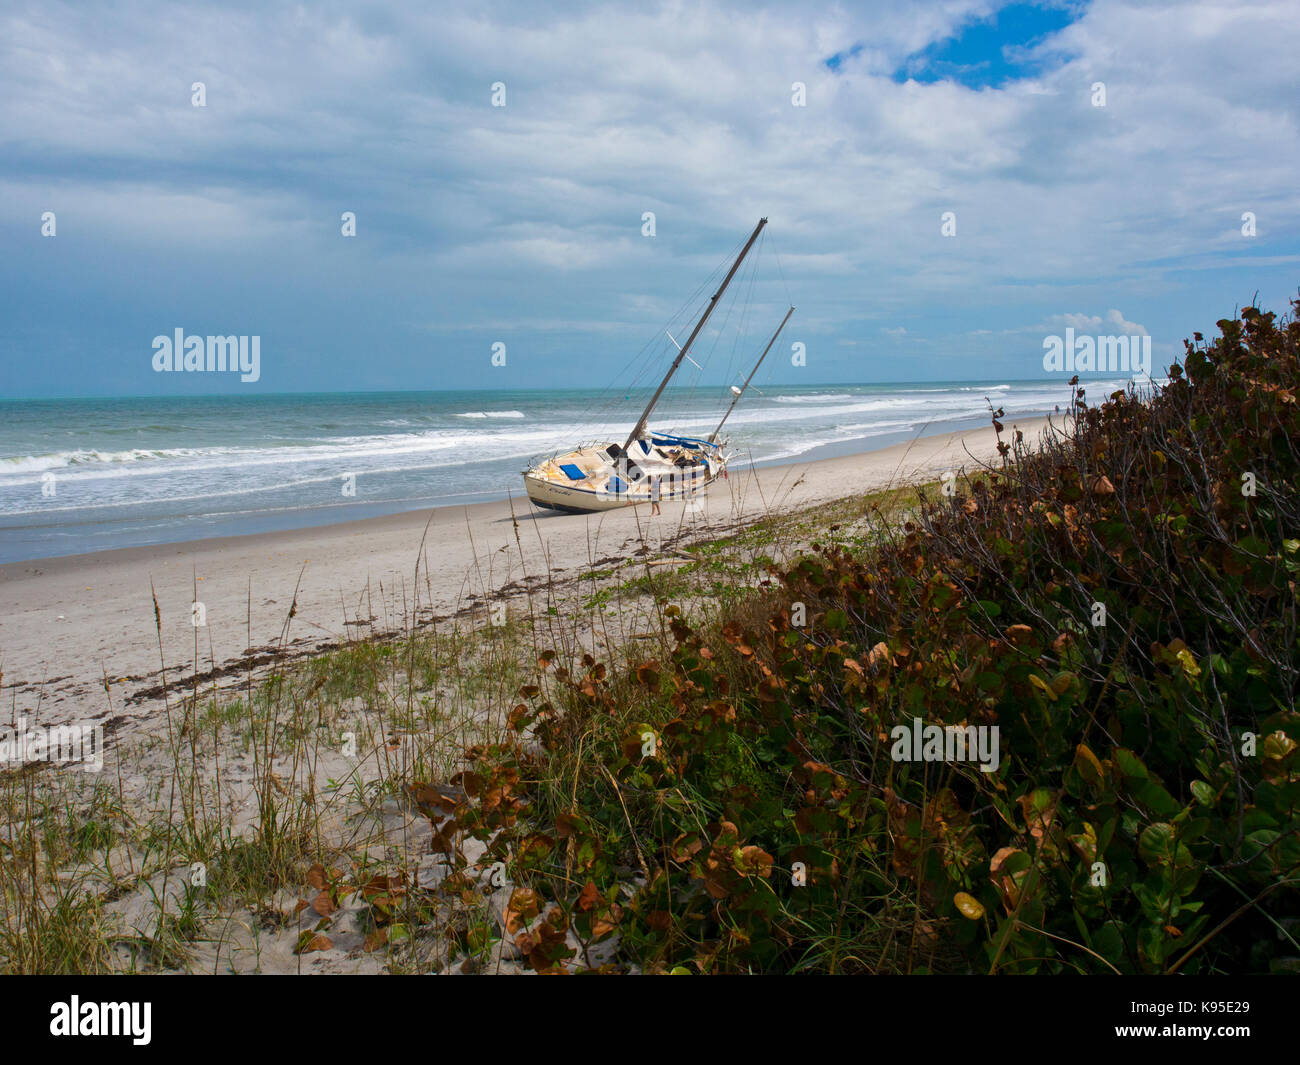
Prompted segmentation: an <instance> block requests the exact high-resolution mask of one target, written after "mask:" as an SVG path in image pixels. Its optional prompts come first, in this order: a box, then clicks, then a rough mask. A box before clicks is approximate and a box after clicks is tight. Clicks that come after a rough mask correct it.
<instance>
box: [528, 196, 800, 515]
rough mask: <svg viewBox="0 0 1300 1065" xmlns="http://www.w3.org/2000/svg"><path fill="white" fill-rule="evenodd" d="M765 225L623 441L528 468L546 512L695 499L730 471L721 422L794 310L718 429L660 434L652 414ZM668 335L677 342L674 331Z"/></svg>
mask: <svg viewBox="0 0 1300 1065" xmlns="http://www.w3.org/2000/svg"><path fill="white" fill-rule="evenodd" d="M765 225H767V219H766V218H761V219H759V222H758V225H757V226H755V227H754V232H753V233H751V234H750V235H749V239H748V240H747V241H746V242H745V245H744V247H743V248H741V250H740V254H739V255H737V256H736V261H735V262H733V263H732V264H731V269H730V270H728V271H727V275H726V277H724V278H723V279H722V283H721V285H720V286H719V287H718V291H717V292H715V293H714V294H713V296H712V297H711V298H710V300H709V302H708V305H707V306H706V307H705V308H704V312H703V313H702V314H701V315H700V318H699V320H698V321H697V322H696V323H695V327H694V328H693V329H692V330H691V333H690V335H689V336H688V337H687V338H686V343H685V344H681V345H677V342H676V341H675V340H674V341H673V343H674V345H677V357H676V358H675V359H674V360H673V363H672V365H671V366H670V367H669V368H668V372H667V373H665V374H664V378H663V380H662V381H660V382H659V387H658V388H657V389H655V393H654V395H653V396H651V397H650V402H649V403H647V404H646V408H645V410H643V411H642V412H641V417H639V418H638V419H637V421H636V424H635V425H634V426H633V427H632V431H631V432H630V433H628V435H627V437H626V439H624V440H623V442H622V443H619V442H618V441H617V440H613V441H608V440H607V441H600V442H596V443H591V444H583V445H581V446H579V447H576V448H574V449H572V450H571V451H565V452H559V453H555V454H552V455H549V456H547V457H546V458H545V459H543V460H542V461H540V462H537V463H534V464H533V465H531V466H529V467H528V469H526V470H524V487H525V490H526V491H527V493H528V498H529V499H530V500H532V502H533V503H534V504H535V505H536V506H539V507H543V508H545V509H547V510H563V511H571V512H576V513H592V512H597V511H603V510H615V509H617V508H619V507H627V506H635V505H636V504H638V503H648V502H650V501H651V500H652V499H662V500H664V501H668V500H672V499H688V500H689V499H693V498H694V497H695V496H696V494H697V493H699V492H701V491H702V490H704V489H705V488H707V487H708V486H709V485H710V484H712V483H713V482H714V481H715V480H717V479H718V478H719V477H721V476H723V475H724V474H725V472H726V469H727V460H728V459H729V458H730V457H731V453H730V452H729V451H728V450H727V441H726V440H725V439H723V438H721V434H722V429H723V426H724V425H726V422H727V419H728V418H729V417H731V412H732V411H733V410H735V408H736V404H737V403H738V402H740V398H741V396H743V395H744V394H745V390H746V389H747V388H749V384H750V382H751V381H753V379H754V374H756V373H757V372H758V368H759V367H760V366H761V365H762V364H763V360H764V359H765V358H767V353H768V352H769V351H771V350H772V346H773V345H774V344H775V343H776V340H777V337H779V336H780V335H781V331H782V330H783V329H784V328H785V325H786V322H788V321H789V320H790V316H791V315H792V314H794V308H793V307H791V308H790V309H789V310H788V311H787V312H786V315H785V318H783V319H782V321H781V324H780V326H778V327H777V330H776V332H775V333H773V334H772V339H771V340H769V341H768V343H767V347H766V348H764V349H763V354H762V355H761V356H759V359H758V362H756V363H755V364H754V368H753V370H751V371H750V373H749V376H748V377H747V378H746V379H745V383H744V385H743V386H741V387H736V386H735V385H732V386H731V393H732V398H731V404H730V405H729V406H728V407H727V410H726V413H724V414H723V416H722V420H721V421H720V422H718V427H717V428H716V429H714V430H713V432H712V433H710V434H709V435H708V436H707V437H692V436H679V435H673V434H668V433H657V432H654V431H653V430H651V429H650V415H651V414H653V413H654V409H655V406H656V405H657V404H658V403H659V400H660V398H661V397H662V396H663V393H664V389H665V388H667V387H668V382H669V381H671V380H672V379H673V375H674V374H675V373H676V372H677V370H678V368H679V367H680V366H681V365H682V363H683V362H684V361H686V360H687V359H688V358H690V351H691V346H692V345H693V344H694V343H695V339H696V338H697V337H698V336H699V335H700V332H701V331H702V330H703V329H704V326H705V324H706V323H707V322H708V320H709V317H710V315H712V314H713V311H714V309H715V308H716V307H717V306H718V302H719V301H720V300H721V299H722V295H723V293H724V292H726V291H727V286H728V285H730V284H731V279H732V278H733V277H735V276H736V271H738V270H739V269H740V264H741V263H742V262H744V260H745V256H746V255H748V254H749V251H750V249H751V248H752V247H753V246H754V242H755V241H756V240H757V239H758V235H759V234H760V233H761V232H762V231H763V227H764V226H765ZM669 339H672V338H671V335H670V337H669ZM691 361H692V362H694V360H691Z"/></svg>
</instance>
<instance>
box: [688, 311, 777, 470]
mask: <svg viewBox="0 0 1300 1065" xmlns="http://www.w3.org/2000/svg"><path fill="white" fill-rule="evenodd" d="M792 314H794V308H793V307H791V308H790V309H789V310H788V311H786V312H785V317H784V318H782V319H781V324H780V325H778V326H777V327H776V332H775V333H773V334H772V339H771V340H769V341H768V342H767V347H765V348H764V349H763V354H762V355H760V356H759V357H758V362H756V363H754V368H753V369H752V370H750V371H749V376H748V377H746V378H745V383H744V384H743V385H741V386H740V391H739V392H737V393H736V394H735V395H734V396H732V397H731V406H730V407H728V408H727V413H726V414H724V415H723V416H722V421H720V422H718V427H717V428H716V429H714V430H713V432H711V433H710V434H709V443H710V444H712V443H713V442H714V441H715V440H717V439H718V434H719V433H720V432H722V427H723V426H724V425H726V423H727V419H728V418H730V417H731V412H732V411H733V410H735V409H736V404H737V403H739V402H740V397H741V396H743V395H744V394H745V389H747V388H748V387H749V382H750V381H752V380H753V379H754V374H756V373H758V368H759V367H760V366H762V365H763V360H764V359H766V358H767V353H768V352H769V351H771V350H772V345H773V344H775V343H776V338H777V337H779V336H780V335H781V330H782V329H784V328H785V323H786V322H788V321H789V320H790V315H792Z"/></svg>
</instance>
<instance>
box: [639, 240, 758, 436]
mask: <svg viewBox="0 0 1300 1065" xmlns="http://www.w3.org/2000/svg"><path fill="white" fill-rule="evenodd" d="M765 225H767V219H766V218H760V219H759V220H758V225H756V226H755V227H754V232H752V233H751V234H750V235H749V240H747V241H746V242H745V246H744V247H743V248H741V249H740V255H738V256H737V257H736V261H735V262H734V263H732V264H731V269H730V270H729V271H727V276H726V277H724V278H723V279H722V285H721V287H719V289H718V291H717V292H715V293H714V294H713V298H712V299H710V300H709V305H708V306H707V307H706V308H705V309H704V314H702V315H701V316H700V320H699V321H698V322H696V323H695V328H694V329H692V330H691V335H690V336H689V337H687V338H686V343H685V344H684V345H682V347H681V349H680V350H679V351H678V352H677V358H675V359H674V360H673V364H672V366H670V367H669V368H668V372H667V373H666V374H664V379H663V380H662V381H660V382H659V387H658V388H657V389H655V394H654V395H653V396H651V397H650V402H649V403H648V404H646V408H645V410H643V411H642V412H641V417H640V418H638V419H637V423H636V425H635V427H634V428H633V429H632V432H631V434H630V435H629V436H628V438H627V440H626V441H625V442H624V444H623V451H624V452H626V451H627V449H628V448H630V447H631V446H632V441H633V440H635V439H637V438H638V437H639V436H640V435H641V430H643V429H644V428H645V427H646V422H647V421H649V419H650V412H651V411H652V410H654V409H655V404H656V403H658V402H659V397H660V396H661V395H662V394H663V390H664V389H665V388H667V387H668V382H669V381H670V380H671V379H672V376H673V374H675V373H676V372H677V367H679V366H680V365H681V364H682V360H683V359H684V358H686V353H687V352H688V351H690V350H691V344H692V343H694V341H695V338H696V337H697V336H699V333H700V330H701V329H703V328H704V323H705V322H707V321H708V320H709V315H711V314H712V313H713V308H715V307H716V306H717V305H718V300H720V299H721V298H722V294H723V293H724V292H726V291H727V286H728V285H729V284H731V279H732V278H733V277H735V276H736V271H737V270H739V269H740V264H741V263H742V262H744V260H745V256H746V255H748V254H749V249H750V248H752V247H753V246H754V241H756V240H757V239H758V234H759V233H761V232H762V230H763V227H764V226H765Z"/></svg>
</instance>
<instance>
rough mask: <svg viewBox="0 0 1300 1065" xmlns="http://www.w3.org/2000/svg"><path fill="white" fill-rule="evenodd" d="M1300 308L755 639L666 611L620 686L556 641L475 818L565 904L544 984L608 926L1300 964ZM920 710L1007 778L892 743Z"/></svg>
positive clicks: (633, 931)
mask: <svg viewBox="0 0 1300 1065" xmlns="http://www.w3.org/2000/svg"><path fill="white" fill-rule="evenodd" d="M1297 311H1300V301H1298V302H1297V304H1295V305H1293V308H1292V316H1291V317H1290V318H1288V319H1285V320H1283V321H1282V322H1280V323H1279V322H1278V321H1277V320H1276V318H1275V316H1274V315H1272V314H1265V313H1262V312H1260V311H1258V310H1257V309H1255V308H1253V307H1252V308H1246V309H1244V310H1243V311H1242V312H1241V314H1240V316H1239V317H1238V318H1235V319H1231V320H1227V319H1225V320H1224V321H1222V322H1220V323H1219V328H1220V336H1219V337H1218V338H1216V339H1215V340H1213V341H1212V342H1210V343H1208V344H1207V343H1205V342H1204V341H1203V340H1202V338H1201V337H1200V335H1199V334H1197V336H1196V339H1195V341H1194V342H1191V343H1188V344H1187V345H1186V351H1185V355H1184V359H1183V363H1182V365H1175V366H1173V367H1171V369H1170V375H1169V376H1170V380H1169V383H1168V384H1167V385H1166V386H1165V387H1163V388H1162V389H1160V390H1158V391H1156V392H1155V393H1154V394H1150V395H1140V394H1138V393H1137V392H1135V391H1133V390H1130V391H1127V392H1117V393H1115V394H1114V395H1112V396H1110V397H1109V398H1108V399H1106V400H1105V401H1104V402H1102V403H1100V404H1095V405H1089V404H1087V403H1086V402H1084V401H1083V399H1082V396H1079V397H1077V400H1076V403H1075V404H1074V405H1073V408H1072V409H1073V410H1074V411H1075V412H1076V415H1077V416H1076V418H1075V419H1074V421H1073V423H1072V425H1073V427H1072V430H1071V431H1070V432H1069V433H1068V434H1066V435H1060V436H1056V437H1053V438H1050V439H1048V440H1047V441H1046V442H1043V443H1041V444H1040V445H1039V446H1037V447H1036V448H1035V449H1031V448H1030V446H1029V445H1028V444H1026V443H1025V441H1024V440H1023V437H1022V436H1020V435H1019V434H1018V433H1017V434H1016V436H1015V437H1014V438H1013V441H1012V443H1010V444H1007V445H1006V448H1005V450H1003V451H1002V455H1003V461H1002V462H1001V463H1000V464H999V465H998V466H997V467H996V468H991V469H987V470H984V471H982V472H981V473H980V474H979V476H977V477H975V478H972V479H970V480H968V481H967V483H966V484H965V486H964V489H963V491H962V492H960V493H959V494H957V495H956V496H953V497H947V496H945V497H943V498H940V499H933V500H925V501H923V503H922V505H921V506H920V507H919V509H918V510H917V511H916V513H915V514H914V515H913V516H912V518H911V520H910V521H908V522H907V523H906V524H905V525H904V526H903V527H902V528H898V529H895V528H892V527H888V526H883V527H882V528H881V529H880V530H879V534H880V535H879V536H878V537H877V539H876V543H875V546H873V547H871V548H869V549H866V550H865V551H863V552H860V553H854V552H849V551H847V550H844V549H842V548H831V547H826V548H819V549H817V550H816V551H815V552H814V553H812V554H810V555H808V556H806V557H804V558H801V559H800V560H798V561H797V562H795V563H794V564H793V565H791V566H789V567H788V568H787V569H786V570H785V571H784V572H781V573H780V574H779V577H780V580H781V583H782V586H783V589H784V592H783V594H781V595H780V596H779V597H778V596H773V595H770V594H769V595H768V598H767V599H766V600H764V602H765V604H766V606H767V610H766V611H765V612H759V611H756V610H755V609H753V608H754V606H755V605H756V604H749V608H748V609H746V610H745V611H744V616H745V617H746V618H751V619H752V618H753V617H755V616H763V617H766V618H767V621H766V623H765V624H752V623H750V622H748V621H744V622H742V621H741V620H739V617H740V611H739V610H738V611H737V620H733V621H731V622H728V623H725V624H722V625H720V626H716V627H713V628H710V629H709V630H708V631H696V629H694V628H692V627H691V626H690V625H689V624H688V623H687V622H686V621H685V620H684V619H682V618H681V617H680V616H673V617H672V618H671V625H672V632H673V637H674V641H675V649H674V651H673V654H672V656H671V661H668V662H665V663H659V662H644V663H641V664H640V665H639V666H638V667H636V668H633V669H630V670H627V671H618V672H616V673H614V674H607V673H606V670H605V668H604V667H603V666H601V665H599V664H597V663H596V662H594V660H592V659H591V658H590V657H587V658H584V659H583V662H582V665H581V668H575V670H574V671H573V672H570V671H569V670H567V669H563V668H555V661H556V660H555V656H554V655H551V654H550V653H549V652H548V654H547V655H545V656H543V660H542V661H541V662H540V663H539V666H540V667H541V669H542V671H543V673H544V674H545V676H546V678H547V679H546V681H545V682H539V684H538V685H537V686H534V687H532V688H529V689H526V692H525V699H526V701H525V703H522V704H521V705H520V707H519V708H518V709H517V711H516V715H515V717H514V719H513V724H514V726H515V729H516V732H515V735H514V737H513V739H512V740H511V741H510V742H508V743H505V744H502V745H499V746H497V747H493V748H484V749H480V750H478V751H476V752H475V759H476V760H475V764H474V772H475V773H477V774H479V775H480V776H482V777H483V779H484V780H485V781H488V782H490V783H489V784H484V785H483V788H482V789H480V793H481V794H482V795H483V796H484V799H483V801H482V803H481V804H479V806H477V807H475V808H474V809H466V810H465V811H464V812H463V813H462V815H461V820H462V824H463V827H464V828H465V829H466V830H467V831H470V832H473V833H476V834H478V835H480V837H481V838H483V839H484V840H485V841H487V842H489V843H490V846H489V859H485V860H500V861H502V862H504V863H506V864H507V865H508V867H509V869H510V872H511V876H512V878H514V881H515V882H517V883H519V884H521V885H523V886H524V889H525V890H528V891H532V892H535V893H536V901H537V905H536V918H534V919H535V920H537V919H541V918H542V917H543V916H544V915H549V916H546V917H545V920H546V922H547V923H548V927H549V928H550V930H551V931H550V932H549V933H547V935H549V939H548V938H547V936H542V937H541V938H540V939H539V938H538V936H537V935H535V934H534V933H533V932H530V931H528V930H527V929H525V928H524V927H523V926H520V931H519V936H520V937H521V938H520V939H519V940H518V943H517V946H518V947H519V949H520V950H522V951H523V953H524V954H525V956H527V957H528V958H529V960H530V962H532V963H534V964H535V965H536V967H538V968H541V969H543V970H555V969H560V968H566V969H572V968H580V967H583V966H584V965H589V963H590V958H591V956H592V948H593V947H594V946H598V945H599V944H605V945H606V946H609V945H610V944H614V946H615V949H614V951H613V958H614V959H615V960H614V961H612V962H605V963H602V964H604V965H606V966H609V965H612V966H613V967H616V968H617V967H628V966H633V965H635V966H638V967H640V968H642V969H645V970H648V971H689V972H789V971H802V970H819V971H834V972H844V971H881V970H901V971H911V972H916V971H979V972H989V971H996V972H1016V973H1027V972H1098V973H1101V972H1174V971H1177V972H1188V973H1193V972H1200V973H1209V972H1256V971H1264V972H1267V971H1289V970H1292V969H1295V968H1297V967H1300V945H1297V939H1300V931H1298V930H1297V922H1296V920H1295V918H1296V915H1297V913H1298V912H1300V905H1298V904H1297V903H1298V900H1297V892H1296V882H1297V879H1298V877H1297V874H1298V873H1300V814H1298V813H1297V811H1298V809H1300V755H1298V754H1297V749H1298V748H1300V715H1297V712H1296V709H1295V700H1296V693H1297V665H1298V659H1297V648H1298V647H1300V644H1298V643H1297V640H1298V639H1300V629H1298V627H1297V615H1296V602H1295V580H1296V572H1297V567H1300V539H1297V536H1298V533H1297V530H1298V529H1300V500H1298V498H1297V493H1296V490H1295V484H1296V478H1297V473H1298V472H1300V471H1298V469H1297V461H1296V441H1297V439H1300V412H1298V411H1297V405H1296V389H1297V385H1298V384H1300V367H1298V365H1297V351H1298V349H1300V326H1298V325H1297V322H1296V318H1295V313H1296V312H1297ZM1001 415H1002V412H1000V411H998V412H994V421H995V428H996V430H997V431H998V433H999V436H1001V434H1002V432H1003V431H1004V427H1003V426H1002V425H1001V423H1000V422H998V418H999V417H1000V416H1001ZM1246 475H1249V476H1246ZM756 594H758V593H756ZM795 601H798V602H802V603H804V604H806V606H807V609H808V621H809V623H808V624H807V625H806V626H803V627H801V628H795V627H792V625H791V624H790V617H789V614H788V612H787V611H786V610H785V609H784V608H783V606H782V605H781V604H782V603H783V602H785V603H788V602H795ZM671 610H672V608H670V611H671ZM544 686H545V688H546V689H547V690H545V691H544V690H543V687H544ZM917 719H920V721H921V722H923V723H924V724H927V725H942V726H954V727H961V728H968V727H974V728H994V727H996V728H997V729H998V732H999V737H1000V759H999V761H998V763H997V766H996V769H994V770H993V771H990V772H986V771H984V769H982V768H981V766H980V765H979V764H977V763H976V762H973V761H951V762H947V761H942V760H939V761H924V760H922V761H915V762H913V761H907V760H895V757H894V754H895V742H894V740H893V737H892V734H893V730H894V729H895V728H897V727H898V726H911V725H912V724H913V723H914V722H916V721H917ZM989 768H992V767H989ZM503 774H504V775H503ZM498 796H500V797H498ZM489 797H491V801H490V802H489ZM530 912H531V910H530ZM557 930H559V931H557ZM566 942H567V943H568V946H567V947H565V946H564V945H563V944H564V943H566ZM548 943H549V947H548V946H547V944H548ZM575 943H576V944H577V946H576V947H575V946H574V944H575ZM539 944H540V945H541V946H540V948H539V946H538V945H539Z"/></svg>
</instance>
